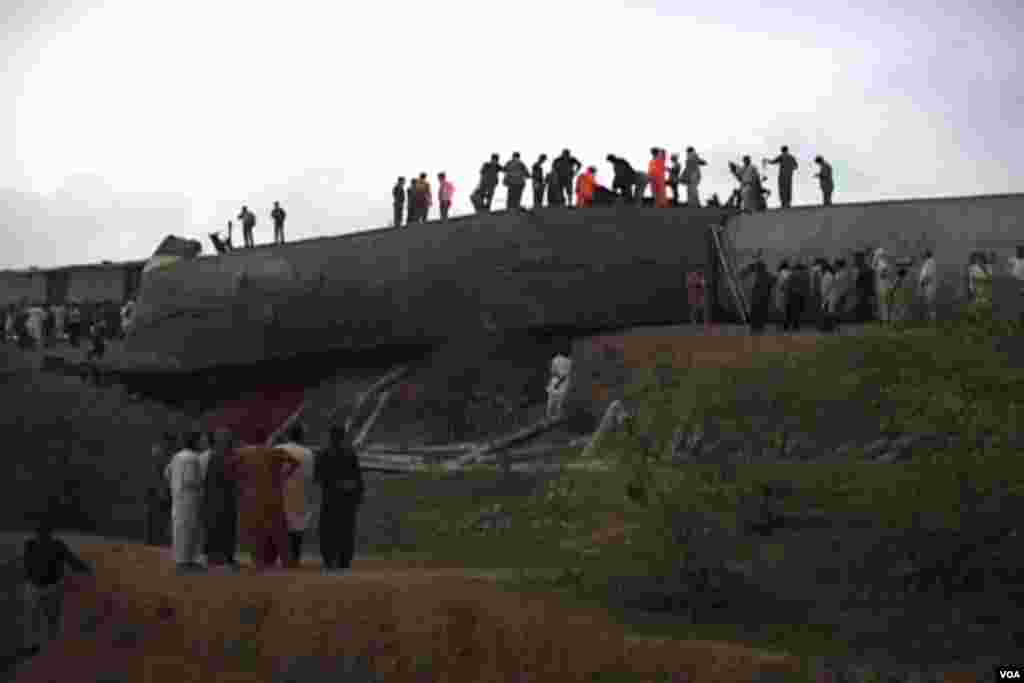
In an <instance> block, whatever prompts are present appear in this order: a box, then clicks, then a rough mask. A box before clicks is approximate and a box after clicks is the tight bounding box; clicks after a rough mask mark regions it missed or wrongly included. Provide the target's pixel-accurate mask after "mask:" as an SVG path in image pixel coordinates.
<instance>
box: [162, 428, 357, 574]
mask: <svg viewBox="0 0 1024 683" xmlns="http://www.w3.org/2000/svg"><path fill="white" fill-rule="evenodd" d="M303 440H304V432H303V428H302V426H301V425H300V424H296V425H294V426H292V427H291V428H290V429H289V430H288V432H287V435H286V437H285V438H284V439H283V441H282V442H279V443H277V444H276V445H273V446H262V445H240V444H238V443H237V442H236V441H237V440H236V439H235V438H234V437H233V436H232V434H231V432H230V431H228V430H226V429H218V430H216V431H215V432H214V433H212V434H206V433H204V432H201V431H199V430H196V431H192V432H190V433H188V434H186V435H185V436H184V437H183V438H182V439H181V441H180V442H179V441H178V440H177V439H175V437H174V436H173V435H165V436H164V439H163V441H162V442H161V443H158V444H156V445H155V446H154V447H153V458H154V460H153V462H154V465H155V468H156V469H155V472H154V473H153V476H152V480H151V485H150V487H149V490H148V491H147V516H146V542H147V543H149V544H151V545H164V544H166V543H167V542H168V541H169V542H170V544H171V546H172V547H173V551H174V560H175V563H176V564H177V566H178V568H179V570H180V571H183V572H186V571H190V570H203V569H205V568H208V567H214V566H228V567H231V568H237V567H238V560H237V550H238V549H239V548H241V549H242V550H244V551H247V552H248V553H249V554H250V555H251V556H252V559H253V561H254V564H255V566H256V567H257V568H260V569H267V568H271V567H273V566H275V565H276V564H278V563H280V564H281V565H282V566H284V567H288V568H292V567H296V566H298V564H299V562H300V559H301V557H302V546H303V541H304V539H305V537H306V535H307V533H308V532H309V531H311V530H313V529H319V545H320V554H321V557H322V558H323V564H324V569H326V570H342V569H347V568H348V567H349V566H350V564H351V561H352V556H353V553H354V550H355V525H356V511H357V509H358V506H359V504H360V503H361V502H362V499H363V493H364V484H363V477H362V472H361V470H360V468H359V461H358V459H357V457H356V454H355V451H354V449H353V447H352V445H351V442H350V440H349V437H348V433H347V431H346V428H345V427H344V426H342V425H336V426H334V427H332V428H331V430H330V435H329V442H328V445H327V447H326V448H325V449H323V450H321V451H320V452H319V453H315V452H314V451H313V449H311V448H309V447H307V446H305V445H303V443H302V442H303ZM168 532H169V533H168ZM200 556H205V558H206V566H205V567H204V566H203V565H202V564H200V562H199V560H200Z"/></svg>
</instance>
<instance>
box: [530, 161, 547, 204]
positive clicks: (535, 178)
mask: <svg viewBox="0 0 1024 683" xmlns="http://www.w3.org/2000/svg"><path fill="white" fill-rule="evenodd" d="M547 160H548V155H547V154H541V155H540V157H538V158H537V163H535V164H534V165H533V166H531V167H530V180H531V182H532V184H533V208H535V209H539V208H540V207H541V206H543V205H544V162H545V161H547Z"/></svg>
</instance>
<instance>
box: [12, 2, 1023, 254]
mask: <svg viewBox="0 0 1024 683" xmlns="http://www.w3.org/2000/svg"><path fill="white" fill-rule="evenodd" d="M993 1H994V3H995V5H993V4H992V3H989V9H983V10H969V11H968V10H967V9H965V8H966V7H967V6H968V5H967V4H966V3H962V2H958V3H953V2H948V3H947V2H946V0H938V1H937V2H936V1H932V2H920V4H919V6H918V7H914V6H908V7H905V8H899V7H896V6H894V4H893V3H891V2H887V1H882V0H864V2H861V3H854V4H855V5H860V8H847V7H845V6H844V5H845V3H840V4H836V3H821V2H816V1H812V0H791V2H790V3H789V5H790V6H789V7H786V8H783V7H773V6H771V4H769V3H765V2H760V1H759V0H730V2H712V3H692V2H681V1H675V2H669V1H667V0H649V1H648V2H625V3H624V2H622V1H621V0H619V1H613V0H588V1H587V2H577V1H576V0H560V1H559V2H557V3H555V2H551V1H550V0H545V1H541V0H521V1H520V2H516V3H506V2H494V1H493V0H468V1H467V0H446V2H443V3H424V2H407V1H406V0H397V1H396V2H390V3H348V2H326V1H325V2H312V1H306V0H290V1H289V2H287V3H286V2H277V3H269V2H258V1H256V0H244V1H235V0H175V2H166V1H165V0H110V1H108V2H101V1H100V0H81V1H79V0H54V1H52V2H46V1H44V0H0V21H2V25H3V26H4V33H3V36H2V40H0V59H2V60H3V62H2V63H4V64H6V65H7V66H6V69H5V70H3V71H0V149H2V150H8V153H6V154H2V155H0V229H2V230H3V232H0V239H2V240H3V248H2V250H0V268H5V267H24V266H28V265H36V266H40V267H46V266H51V265H58V264H64V263H81V262H91V261H98V260H102V259H109V260H123V259H133V258H145V257H147V256H148V255H149V254H151V253H152V251H153V249H154V248H155V247H156V245H157V243H158V242H159V241H160V240H161V239H162V238H163V237H164V236H165V235H166V234H169V233H174V234H178V235H183V236H188V237H193V238H196V237H198V238H200V239H202V241H203V248H204V251H208V250H209V249H210V246H209V242H208V241H207V239H206V234H207V233H208V232H210V231H213V230H216V229H220V228H223V227H224V226H225V224H226V222H227V220H229V219H231V218H233V217H234V215H236V214H237V213H238V209H239V207H240V206H241V204H243V203H246V204H248V205H249V206H250V207H251V208H253V209H254V210H255V211H256V213H257V216H258V218H259V223H258V225H257V228H256V239H257V240H258V241H267V240H269V239H270V237H271V234H272V232H271V227H270V219H269V216H268V212H269V210H270V208H271V204H272V202H273V201H274V200H275V199H277V200H280V201H281V202H282V204H283V205H284V207H285V209H286V210H287V211H288V213H289V220H288V224H287V233H288V236H289V238H302V237H310V236H314V235H323V234H336V233H342V232H348V231H350V230H356V229H363V228H370V227H381V226H384V225H387V224H388V223H389V221H390V219H391V216H390V213H391V209H390V202H391V196H390V190H391V186H392V185H393V184H394V182H395V179H396V177H397V176H399V175H404V176H407V177H408V176H410V175H412V174H418V173H419V172H421V171H423V172H427V173H428V174H430V176H431V179H432V180H433V179H434V176H436V174H437V172H438V171H447V172H448V174H449V176H450V177H451V178H452V180H453V181H454V183H455V185H456V188H457V192H456V206H455V212H456V213H463V212H466V211H469V209H470V206H469V201H468V195H469V192H470V191H471V189H472V187H473V185H474V184H475V182H476V180H477V177H478V169H479V167H480V164H481V163H482V162H483V161H485V160H486V159H487V158H488V157H489V155H490V154H491V153H492V152H496V153H498V154H500V155H501V158H502V161H504V160H506V159H507V158H508V157H509V156H510V155H511V153H512V152H513V151H520V152H521V153H522V155H523V158H524V160H525V161H526V162H527V163H528V164H529V163H532V162H533V161H534V160H535V159H536V157H537V155H538V154H539V153H541V152H546V153H547V154H548V156H549V157H551V156H554V155H555V154H556V153H557V152H558V151H560V150H561V149H562V148H563V147H569V148H571V149H572V150H573V153H574V154H575V155H576V156H577V157H579V158H580V159H581V160H582V161H583V162H584V163H585V164H594V165H596V166H598V169H599V174H598V177H599V179H603V180H604V181H605V182H610V179H611V168H610V166H609V165H608V164H607V163H605V162H604V161H603V160H604V157H605V155H606V154H608V153H609V152H612V153H616V154H619V155H622V156H625V157H626V158H628V159H630V160H631V161H632V162H633V163H634V164H635V165H646V162H647V159H648V156H649V155H648V153H647V149H648V148H649V147H651V146H653V145H657V146H663V147H666V148H668V149H669V151H673V152H681V151H682V150H683V149H684V148H685V147H686V146H687V145H693V146H695V147H696V148H697V150H698V152H699V153H700V154H701V155H702V156H704V158H705V159H707V160H708V162H709V166H708V167H707V169H706V171H705V178H704V182H703V184H702V195H703V196H705V197H706V196H708V195H710V193H711V192H718V193H719V194H720V195H722V196H723V197H725V196H728V194H729V192H730V191H731V189H732V185H733V183H732V180H731V178H730V176H729V175H728V170H727V163H728V161H730V160H737V159H738V158H739V157H740V156H741V155H743V154H750V155H751V156H752V157H753V158H754V159H755V160H759V159H761V158H762V157H763V156H774V155H775V154H776V153H777V151H778V147H779V146H780V145H782V144H788V145H789V146H790V148H791V150H792V151H793V152H794V153H795V154H796V155H797V158H798V159H799V161H800V164H801V168H800V170H799V171H798V175H797V180H796V183H795V189H794V195H795V196H794V203H795V204H806V203H812V202H817V201H818V200H819V193H818V190H817V185H816V181H815V180H814V179H813V177H812V174H813V173H814V172H815V167H814V164H813V163H812V162H811V160H812V159H813V157H814V156H815V155H816V154H822V155H823V156H824V157H825V158H826V159H828V160H830V161H831V162H832V164H833V166H834V168H835V176H836V194H835V200H836V202H838V203H842V202H847V201H864V200H871V199H880V198H893V197H914V196H943V195H965V194H990V193H1002V192H1013V191H1020V190H1021V189H1022V188H1021V186H1020V183H1019V181H1018V182H1016V183H1014V182H1011V176H1010V172H1011V171H1010V169H1011V162H1012V168H1014V169H1018V168H1019V164H1020V163H1021V157H1022V152H1024V146H1022V143H1021V140H1022V136H1021V134H1022V132H1024V131H1022V125H1024V124H1022V121H1024V116H1022V114H1024V75H1022V72H1020V71H1019V70H1018V69H1017V65H1018V63H1020V62H1022V61H1024V60H1022V59H1021V57H1022V55H1021V49H1020V48H1019V47H1018V44H1019V40H1018V36H1019V35H1021V32H1022V29H1024V25H1022V24H1024V22H1022V18H1024V12H1022V10H1020V9H1018V8H1017V7H1016V5H1017V3H1015V2H1011V1H1010V0H993ZM999 4H1002V5H1003V6H1002V7H998V6H997V5H999ZM22 5H24V6H22ZM774 174H775V173H774V170H773V171H771V172H770V176H771V179H770V181H769V187H770V188H772V189H773V193H774V186H775V180H774ZM434 184H435V185H436V181H435V182H434ZM503 201H504V193H503V192H500V201H499V202H497V204H498V205H499V206H500V205H501V203H502V202H503ZM769 201H770V203H771V205H773V206H774V205H775V202H776V197H775V196H774V194H773V196H772V197H771V198H770V200H769ZM239 239H240V236H237V235H236V240H239Z"/></svg>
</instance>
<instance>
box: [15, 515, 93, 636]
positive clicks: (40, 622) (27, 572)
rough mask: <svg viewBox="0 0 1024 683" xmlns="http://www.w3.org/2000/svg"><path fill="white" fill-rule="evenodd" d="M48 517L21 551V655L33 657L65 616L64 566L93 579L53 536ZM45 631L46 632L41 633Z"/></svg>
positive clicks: (56, 631)
mask: <svg viewBox="0 0 1024 683" xmlns="http://www.w3.org/2000/svg"><path fill="white" fill-rule="evenodd" d="M50 514H52V513H49V512H48V513H47V515H45V516H44V518H43V519H42V520H41V521H40V522H39V523H38V524H37V525H36V533H35V536H33V537H32V538H29V539H28V540H27V541H25V545H24V550H23V552H22V564H23V569H24V588H23V596H24V603H25V620H24V625H25V631H24V637H23V642H22V647H21V650H20V652H19V654H21V655H28V656H31V655H35V654H38V653H39V651H40V650H41V649H42V646H43V645H44V644H46V643H50V642H53V641H55V640H57V639H58V638H59V637H60V635H61V621H62V618H63V613H64V567H65V566H66V565H67V566H70V567H71V568H72V569H73V570H74V571H75V572H79V573H82V574H85V575H87V576H92V575H93V571H92V568H91V567H90V566H89V565H88V564H86V563H85V562H83V561H82V559H81V558H80V557H78V555H76V554H75V553H73V552H72V551H71V549H70V548H68V546H67V544H66V543H64V541H62V540H60V539H59V538H55V537H54V536H53V523H52V520H51V518H50ZM44 631H45V632H44Z"/></svg>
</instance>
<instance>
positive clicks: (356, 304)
mask: <svg viewBox="0 0 1024 683" xmlns="http://www.w3.org/2000/svg"><path fill="white" fill-rule="evenodd" d="M723 215H724V214H723V212H722V211H721V210H719V209H690V208H686V207H679V208H673V209H655V208H640V207H631V206H630V207H627V206H621V207H602V208H591V209H586V210H574V209H568V208H548V209H542V210H539V211H523V212H496V213H488V214H475V215H471V216H465V217H460V218H458V219H454V220H452V221H449V222H447V223H440V222H437V223H427V224H423V225H414V226H411V227H406V228H386V229H381V230H370V231H365V232H358V233H353V234H348V235H342V236H339V237H328V238H320V239H312V240H305V241H299V242H294V243H288V244H284V245H267V246H263V247H257V248H252V249H239V250H235V251H232V252H228V253H226V254H221V255H216V256H210V257H200V258H194V259H188V258H182V259H180V260H178V261H177V262H174V263H171V264H169V265H165V266H163V267H154V268H152V269H150V270H148V271H147V272H146V274H145V277H144V278H143V282H142V287H141V290H140V294H139V297H138V300H137V303H136V308H135V313H134V322H133V326H132V327H133V329H132V332H131V334H130V335H129V336H128V338H127V340H126V344H125V346H126V353H125V354H124V356H123V360H122V361H121V362H122V363H124V364H126V367H124V368H123V369H124V370H132V369H142V367H141V366H145V368H146V369H151V370H157V369H164V370H173V371H182V372H186V371H193V370H202V369H204V368H211V367H215V366H221V365H233V364H238V365H245V364H251V363H257V362H260V361H264V360H270V359H277V358H284V357H288V356H294V355H297V354H302V353H307V352H318V351H326V350H364V349H371V348H380V347H382V346H403V345H409V346H421V345H423V344H430V343H440V342H442V341H444V340H447V339H452V338H459V337H463V336H469V335H474V334H479V333H480V332H481V331H484V330H489V331H499V330H527V329H550V328H556V327H563V328H564V327H577V328H589V329H595V328H602V327H606V328H610V327H621V326H624V325H635V324H644V323H663V322H670V321H678V320H684V319H686V318H687V317H688V315H689V312H688V310H687V298H686V291H685V280H686V273H687V272H688V271H690V270H692V269H693V268H695V267H706V266H708V265H709V262H710V259H711V258H712V255H713V253H714V252H713V251H712V244H711V240H710V231H709V230H708V226H709V225H710V224H711V223H717V222H719V221H720V220H721V219H722V217H723ZM133 354H134V355H133ZM133 359H134V360H133ZM136 362H138V363H139V364H140V365H133V363H136Z"/></svg>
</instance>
